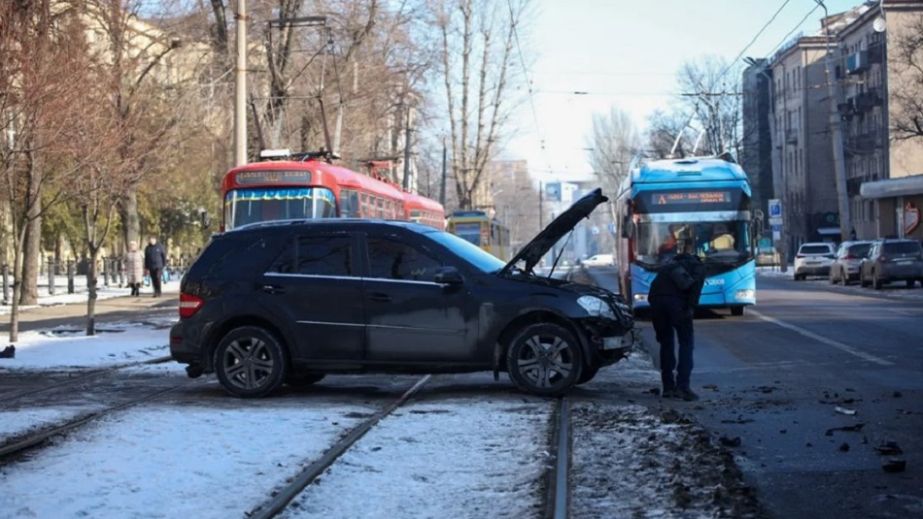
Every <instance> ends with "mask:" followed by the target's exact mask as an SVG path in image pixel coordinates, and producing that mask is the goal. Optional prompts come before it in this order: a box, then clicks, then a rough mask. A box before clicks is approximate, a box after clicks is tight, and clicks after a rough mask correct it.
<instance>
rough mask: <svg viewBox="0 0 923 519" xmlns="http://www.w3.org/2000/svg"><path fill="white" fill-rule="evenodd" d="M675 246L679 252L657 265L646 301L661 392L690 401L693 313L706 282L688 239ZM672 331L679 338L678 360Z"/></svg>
mask: <svg viewBox="0 0 923 519" xmlns="http://www.w3.org/2000/svg"><path fill="white" fill-rule="evenodd" d="M677 250H678V251H679V254H677V255H676V256H674V257H673V258H672V259H670V261H668V262H667V263H665V264H664V265H663V266H661V267H660V268H658V269H657V276H656V277H655V278H654V281H653V282H652V283H651V291H650V294H649V295H648V301H650V304H651V312H652V319H653V324H654V332H655V333H656V335H657V342H658V343H660V377H661V381H662V382H663V393H662V395H663V397H664V398H672V397H679V398H682V399H683V400H686V401H693V400H698V398H699V397H698V395H696V394H695V393H694V392H693V391H692V388H691V386H690V385H689V377H690V375H691V374H692V350H693V345H694V338H693V329H692V317H693V312H694V311H695V307H696V305H698V302H699V295H701V293H702V287H703V286H704V284H705V266H704V265H703V264H702V261H701V260H700V259H699V258H698V256H695V255H694V254H692V252H693V251H692V242H691V241H690V240H680V241H679V242H677ZM674 331H675V332H676V336H677V338H678V339H679V363H678V364H677V362H676V352H675V348H674V340H673V334H674ZM674 369H676V374H675V377H674V373H673V370H674Z"/></svg>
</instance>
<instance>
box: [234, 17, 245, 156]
mask: <svg viewBox="0 0 923 519" xmlns="http://www.w3.org/2000/svg"><path fill="white" fill-rule="evenodd" d="M235 19H236V20H237V68H236V73H235V76H234V165H235V166H243V165H244V164H246V163H247V0H237V14H236V15H235Z"/></svg>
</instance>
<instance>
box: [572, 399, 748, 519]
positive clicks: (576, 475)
mask: <svg viewBox="0 0 923 519" xmlns="http://www.w3.org/2000/svg"><path fill="white" fill-rule="evenodd" d="M571 416H572V420H573V449H574V451H573V469H572V470H573V473H572V478H571V482H572V485H573V492H574V493H573V504H572V507H571V512H572V513H571V516H572V517H575V518H584V517H588V518H603V517H643V518H661V517H684V518H685V517H690V518H691V517H696V518H698V517H702V518H707V517H761V516H762V514H761V510H760V508H759V505H758V503H757V501H756V498H755V495H754V492H753V490H752V488H751V487H749V486H747V485H746V484H744V483H743V482H742V476H741V473H740V470H739V469H738V468H737V467H736V465H734V462H733V459H732V457H731V455H730V453H728V452H727V451H725V450H722V449H719V448H718V447H716V446H714V445H712V443H711V441H710V439H709V435H708V433H707V432H705V431H704V430H702V429H701V428H698V427H697V426H695V425H694V424H692V422H690V421H689V420H688V419H686V418H683V417H681V416H680V415H679V414H678V413H676V412H675V411H672V410H667V411H663V412H662V413H661V414H659V415H658V414H653V413H652V412H651V411H650V410H648V409H647V408H645V407H642V406H637V405H615V404H599V403H593V402H584V403H575V404H574V405H573V408H572V414H571Z"/></svg>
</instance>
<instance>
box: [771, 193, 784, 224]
mask: <svg viewBox="0 0 923 519" xmlns="http://www.w3.org/2000/svg"><path fill="white" fill-rule="evenodd" d="M769 218H770V219H772V218H782V201H781V200H779V199H778V198H770V199H769Z"/></svg>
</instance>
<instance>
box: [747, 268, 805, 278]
mask: <svg viewBox="0 0 923 519" xmlns="http://www.w3.org/2000/svg"><path fill="white" fill-rule="evenodd" d="M794 272H795V268H794V267H793V266H792V265H789V266H788V271H786V272H782V271H781V270H779V267H756V273H757V275H759V276H762V277H766V278H789V279H794V277H793V273H794Z"/></svg>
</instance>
